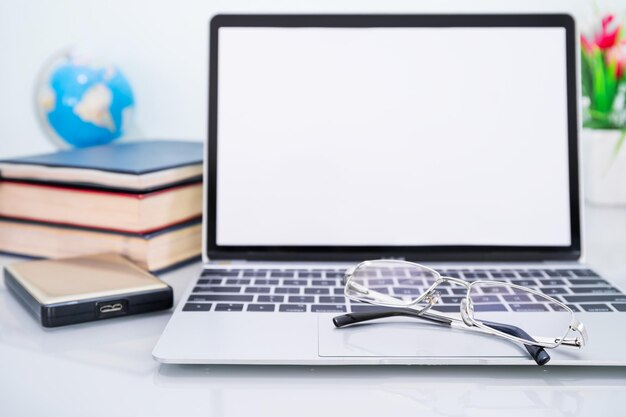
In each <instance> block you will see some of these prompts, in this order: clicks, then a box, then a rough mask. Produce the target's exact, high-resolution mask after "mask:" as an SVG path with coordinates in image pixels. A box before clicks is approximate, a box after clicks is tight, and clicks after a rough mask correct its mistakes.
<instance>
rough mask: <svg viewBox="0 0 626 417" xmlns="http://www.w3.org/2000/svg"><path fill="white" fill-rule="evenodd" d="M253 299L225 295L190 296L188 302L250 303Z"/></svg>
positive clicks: (243, 296)
mask: <svg viewBox="0 0 626 417" xmlns="http://www.w3.org/2000/svg"><path fill="white" fill-rule="evenodd" d="M253 298H254V297H253V296H251V295H226V294H215V295H212V294H208V295H192V296H190V297H189V300H188V301H238V302H250V301H252V299H253Z"/></svg>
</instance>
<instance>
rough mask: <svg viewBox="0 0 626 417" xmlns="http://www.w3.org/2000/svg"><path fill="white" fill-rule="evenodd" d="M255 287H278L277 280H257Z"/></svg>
mask: <svg viewBox="0 0 626 417" xmlns="http://www.w3.org/2000/svg"><path fill="white" fill-rule="evenodd" d="M254 285H278V280H277V279H255V280H254Z"/></svg>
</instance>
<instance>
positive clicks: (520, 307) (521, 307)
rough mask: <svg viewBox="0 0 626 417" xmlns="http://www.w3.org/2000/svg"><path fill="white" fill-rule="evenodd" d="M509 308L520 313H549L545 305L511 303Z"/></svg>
mask: <svg viewBox="0 0 626 417" xmlns="http://www.w3.org/2000/svg"><path fill="white" fill-rule="evenodd" d="M509 307H511V309H512V310H513V311H519V312H526V313H528V312H536V311H548V307H546V306H545V305H544V304H537V303H535V304H520V303H510V304H509Z"/></svg>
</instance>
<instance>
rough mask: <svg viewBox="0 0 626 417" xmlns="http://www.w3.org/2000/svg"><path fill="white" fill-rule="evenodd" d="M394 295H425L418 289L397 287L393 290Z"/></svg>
mask: <svg viewBox="0 0 626 417" xmlns="http://www.w3.org/2000/svg"><path fill="white" fill-rule="evenodd" d="M393 293H394V294H395V295H420V294H423V293H424V291H423V290H422V289H418V288H410V287H396V288H394V289H393Z"/></svg>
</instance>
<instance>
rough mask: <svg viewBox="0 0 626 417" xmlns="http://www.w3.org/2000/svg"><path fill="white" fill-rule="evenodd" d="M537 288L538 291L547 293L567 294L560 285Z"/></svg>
mask: <svg viewBox="0 0 626 417" xmlns="http://www.w3.org/2000/svg"><path fill="white" fill-rule="evenodd" d="M538 289H539V291H541V292H542V293H544V294H547V295H555V294H567V290H566V289H565V288H561V287H543V288H538Z"/></svg>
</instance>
